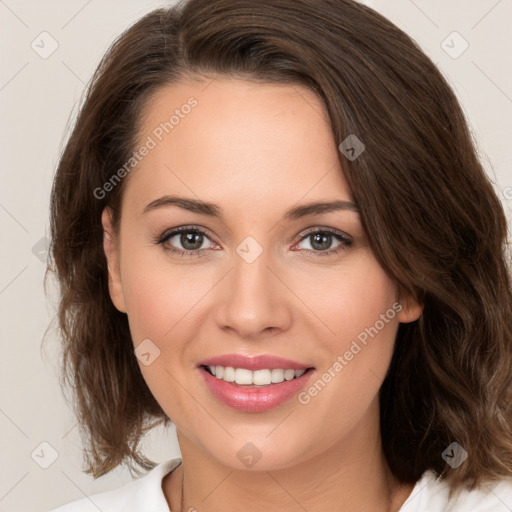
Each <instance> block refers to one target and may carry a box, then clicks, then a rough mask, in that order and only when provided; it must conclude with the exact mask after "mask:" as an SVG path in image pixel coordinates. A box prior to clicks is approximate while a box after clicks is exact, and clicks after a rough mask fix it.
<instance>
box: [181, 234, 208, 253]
mask: <svg viewBox="0 0 512 512" xmlns="http://www.w3.org/2000/svg"><path fill="white" fill-rule="evenodd" d="M201 237H202V235H201V233H190V232H189V233H182V235H181V240H180V242H181V244H182V245H183V247H184V248H185V249H187V250H190V251H193V250H196V249H199V248H200V247H201V245H202V243H203V241H202V239H201ZM194 240H195V243H196V244H197V241H198V240H199V244H198V245H197V247H190V246H188V244H189V243H191V244H192V245H194Z"/></svg>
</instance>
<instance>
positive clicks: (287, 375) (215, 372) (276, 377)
mask: <svg viewBox="0 0 512 512" xmlns="http://www.w3.org/2000/svg"><path fill="white" fill-rule="evenodd" d="M200 367H201V368H203V370H204V371H205V372H207V373H209V374H210V375H211V376H212V377H215V378H217V379H219V380H223V381H224V382H228V383H232V384H234V385H237V386H243V387H250V388H261V387H267V386H274V385H276V384H281V383H282V382H285V381H291V380H295V379H298V378H300V377H302V376H303V375H304V374H305V373H306V372H309V371H311V370H314V367H308V368H305V369H302V370H294V369H292V368H272V369H271V368H264V369H261V370H249V369H247V368H234V367H232V366H220V365H216V366H213V365H200Z"/></svg>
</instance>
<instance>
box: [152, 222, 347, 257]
mask: <svg viewBox="0 0 512 512" xmlns="http://www.w3.org/2000/svg"><path fill="white" fill-rule="evenodd" d="M184 232H185V233H194V234H201V235H205V236H206V238H208V239H210V237H209V236H208V234H207V233H206V232H205V231H203V230H202V229H199V228H198V227H197V226H181V227H179V228H173V229H172V230H168V231H165V232H164V233H163V234H162V235H160V236H159V237H157V239H156V240H154V243H156V244H160V245H162V246H163V248H164V250H165V251H169V252H172V253H174V254H177V255H178V256H179V257H183V258H188V257H190V258H191V257H194V256H195V257H202V256H203V254H202V253H203V251H207V249H195V250H188V251H187V250H181V249H176V247H173V246H170V245H169V246H166V245H164V244H165V242H167V241H168V240H170V239H171V238H173V237H174V236H176V235H179V234H180V233H184ZM318 233H321V234H329V235H332V236H334V237H335V238H337V239H338V240H339V241H340V242H341V243H340V245H338V246H337V247H335V248H334V249H327V250H325V251H314V250H311V249H303V250H305V251H306V252H308V253H314V254H315V255H316V256H322V257H323V256H331V255H332V254H336V253H339V252H341V251H343V250H346V249H347V248H348V247H350V246H351V245H352V240H350V239H349V238H347V237H346V236H345V234H344V233H343V232H341V231H337V230H333V229H331V228H312V229H311V230H309V231H307V232H306V233H305V234H304V235H302V237H301V238H300V240H299V241H298V242H297V243H300V242H302V241H304V240H305V239H306V238H308V237H309V236H311V235H313V234H318Z"/></svg>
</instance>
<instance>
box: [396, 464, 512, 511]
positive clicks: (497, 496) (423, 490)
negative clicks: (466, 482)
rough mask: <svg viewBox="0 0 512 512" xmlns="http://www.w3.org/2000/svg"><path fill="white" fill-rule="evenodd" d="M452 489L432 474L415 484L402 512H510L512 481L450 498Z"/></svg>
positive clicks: (428, 473) (511, 505) (461, 493)
mask: <svg viewBox="0 0 512 512" xmlns="http://www.w3.org/2000/svg"><path fill="white" fill-rule="evenodd" d="M448 496H449V488H448V486H447V484H446V483H445V482H443V481H441V480H439V479H438V478H437V477H436V476H435V474H434V473H433V472H431V471H427V472H425V473H424V475H423V476H422V477H421V479H420V480H419V481H418V482H417V483H416V485H415V487H414V489H413V491H412V493H411V494H410V496H409V497H408V498H407V500H406V501H405V503H404V504H403V505H402V507H401V508H400V510H399V512H467V511H469V510H471V512H510V511H511V510H512V478H503V479H502V480H500V481H498V482H489V483H486V484H483V485H482V486H481V487H480V488H479V489H475V490H473V491H467V490H463V491H460V492H459V493H458V494H455V495H454V496H453V498H452V499H451V500H449V499H448Z"/></svg>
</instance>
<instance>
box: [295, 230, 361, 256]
mask: <svg viewBox="0 0 512 512" xmlns="http://www.w3.org/2000/svg"><path fill="white" fill-rule="evenodd" d="M333 239H335V240H337V241H338V242H339V243H338V245H336V246H335V247H334V248H332V243H333ZM304 241H307V242H309V246H310V247H311V249H309V248H306V249H305V250H306V251H307V252H309V253H313V254H315V256H329V255H331V254H336V253H339V252H341V251H344V250H346V249H347V248H348V247H350V246H351V245H352V240H351V239H350V238H349V237H348V236H347V235H346V234H345V233H343V232H342V231H338V230H333V229H327V228H322V229H319V228H313V229H312V230H310V231H308V232H307V233H306V234H305V235H303V236H302V237H301V239H300V241H299V244H300V243H301V242H304Z"/></svg>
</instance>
